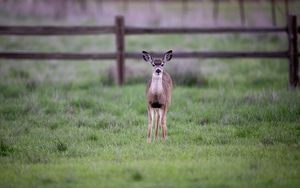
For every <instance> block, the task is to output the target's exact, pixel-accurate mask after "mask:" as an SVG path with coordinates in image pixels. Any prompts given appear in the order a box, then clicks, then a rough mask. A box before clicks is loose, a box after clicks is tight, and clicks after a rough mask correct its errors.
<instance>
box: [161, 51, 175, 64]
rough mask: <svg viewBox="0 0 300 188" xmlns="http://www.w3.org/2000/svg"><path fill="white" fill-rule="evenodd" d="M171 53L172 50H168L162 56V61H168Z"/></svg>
mask: <svg viewBox="0 0 300 188" xmlns="http://www.w3.org/2000/svg"><path fill="white" fill-rule="evenodd" d="M172 53H173V51H172V50H169V51H167V52H166V53H165V54H164V58H163V60H164V62H167V61H170V60H171V59H172V56H173V54H172Z"/></svg>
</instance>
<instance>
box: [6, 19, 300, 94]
mask: <svg viewBox="0 0 300 188" xmlns="http://www.w3.org/2000/svg"><path fill="white" fill-rule="evenodd" d="M229 33H251V34H258V33H286V34H287V38H288V42H289V49H288V50H286V51H270V52H261V51H252V52H251V51H250V52H249V51H246V52H235V51H233V52H230V51H219V52H210V51H209V52H208V51H202V52H197V51H196V52H175V53H174V57H175V58H285V59H289V87H290V88H295V87H297V86H298V83H299V77H298V58H299V57H300V54H299V53H298V42H297V40H298V38H297V33H300V27H298V26H297V19H296V16H293V15H290V16H289V17H288V23H287V26H286V27H251V28H250V27H249V28H248V27H218V28H199V27H194V28H182V27H173V28H152V27H130V26H125V20H124V17H122V16H117V17H116V18H115V25H114V26H0V36H1V35H5V36H7V35H11V36H58V35H62V36H69V35H72V36H74V35H101V34H114V35H115V38H116V52H111V53H61V52H59V53H58V52H53V53H41V52H26V51H14V52H0V58H2V59H28V60H101V59H102V60H103V59H104V60H112V59H115V60H116V61H117V68H118V84H119V85H122V84H123V82H124V72H125V71H124V67H125V66H124V62H125V59H141V52H126V51H125V35H146V34H155V35H157V34H229ZM153 55H154V56H162V55H163V54H162V53H159V52H153Z"/></svg>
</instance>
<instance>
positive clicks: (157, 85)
mask: <svg viewBox="0 0 300 188" xmlns="http://www.w3.org/2000/svg"><path fill="white" fill-rule="evenodd" d="M143 59H144V60H145V61H146V62H148V63H150V64H151V65H152V66H153V69H152V78H151V80H149V82H148V85H147V88H146V96H147V108H148V135H147V142H148V143H150V142H151V133H152V124H153V123H152V122H153V119H154V115H155V117H156V121H155V123H156V125H155V139H157V136H158V128H159V126H160V127H161V128H162V138H163V140H164V141H165V140H166V138H167V125H166V122H167V120H166V115H167V111H168V107H169V105H170V104H171V95H172V88H173V83H172V78H171V77H170V75H169V74H168V73H167V72H166V71H164V69H163V66H164V65H165V64H166V63H167V62H168V61H170V60H171V59H172V50H170V51H168V52H166V53H165V54H164V56H163V58H162V59H157V58H155V59H153V58H152V56H151V55H150V54H149V53H148V52H146V51H143Z"/></svg>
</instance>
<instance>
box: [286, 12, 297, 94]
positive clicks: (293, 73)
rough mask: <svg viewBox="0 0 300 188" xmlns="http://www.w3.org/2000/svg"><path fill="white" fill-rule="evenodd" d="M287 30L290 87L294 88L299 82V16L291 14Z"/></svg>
mask: <svg viewBox="0 0 300 188" xmlns="http://www.w3.org/2000/svg"><path fill="white" fill-rule="evenodd" d="M287 32H288V40H289V52H288V53H289V89H290V90H293V89H295V88H296V87H297V86H298V84H299V76H298V46H297V45H298V44H297V40H298V36H297V16H295V15H289V17H288V26H287Z"/></svg>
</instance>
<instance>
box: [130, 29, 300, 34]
mask: <svg viewBox="0 0 300 188" xmlns="http://www.w3.org/2000/svg"><path fill="white" fill-rule="evenodd" d="M286 30H287V28H286V27H256V28H255V27H254V28H245V27H219V28H175V27H174V28H139V27H126V28H125V32H126V34H129V35H137V34H140V35H142V34H201V33H207V34H221V33H268V32H274V33H275V32H276V33H278V32H285V31H286ZM299 30H300V27H299Z"/></svg>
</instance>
